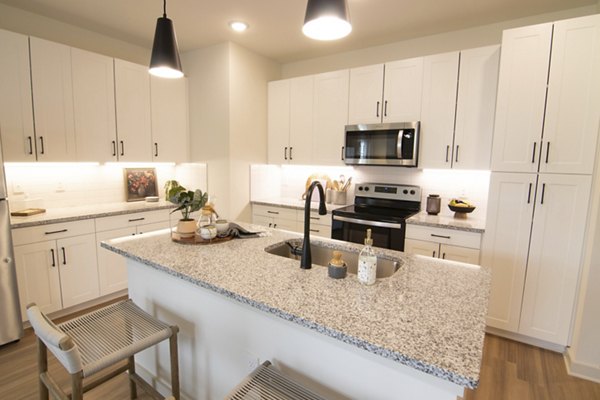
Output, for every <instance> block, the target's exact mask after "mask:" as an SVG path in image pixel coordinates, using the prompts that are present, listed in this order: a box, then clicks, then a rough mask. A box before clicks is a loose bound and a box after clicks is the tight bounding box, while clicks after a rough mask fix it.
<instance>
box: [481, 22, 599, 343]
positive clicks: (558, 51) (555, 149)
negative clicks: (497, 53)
mask: <svg viewBox="0 0 600 400" xmlns="http://www.w3.org/2000/svg"><path fill="white" fill-rule="evenodd" d="M599 124H600V15H593V16H588V17H582V18H576V19H570V20H564V21H559V22H555V23H548V24H541V25H535V26H530V27H524V28H518V29H512V30H508V31H505V32H504V35H503V40H502V60H501V63H500V80H499V88H498V100H497V110H496V122H495V134H494V143H493V150H492V171H493V173H492V177H491V182H490V193H489V204H488V215H487V222H488V227H489V229H488V230H486V235H485V237H484V241H483V246H482V248H483V254H482V264H483V265H486V266H489V267H491V268H492V270H493V277H494V279H493V282H492V290H491V295H490V303H489V312H488V321H487V322H488V325H489V326H490V327H493V328H498V329H502V330H505V331H509V332H513V333H518V334H522V335H525V336H528V337H530V338H534V339H539V340H542V341H545V342H547V343H549V344H553V345H558V346H566V345H568V344H569V334H570V325H571V320H572V316H573V308H574V305H575V300H576V291H577V285H578V281H579V271H580V265H581V261H582V251H583V248H582V243H583V236H584V232H585V229H586V221H587V214H588V207H589V205H588V203H589V196H590V187H591V181H592V179H591V173H592V171H593V166H594V159H595V154H596V151H597V138H598V128H599Z"/></svg>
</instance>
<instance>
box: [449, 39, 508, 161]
mask: <svg viewBox="0 0 600 400" xmlns="http://www.w3.org/2000/svg"><path fill="white" fill-rule="evenodd" d="M499 62H500V46H488V47H480V48H476V49H470V50H463V51H461V52H460V73H459V77H458V96H457V104H456V126H455V129H454V149H453V154H452V168H459V169H489V168H490V158H491V151H492V132H493V131H494V116H495V110H496V91H497V88H498V67H499Z"/></svg>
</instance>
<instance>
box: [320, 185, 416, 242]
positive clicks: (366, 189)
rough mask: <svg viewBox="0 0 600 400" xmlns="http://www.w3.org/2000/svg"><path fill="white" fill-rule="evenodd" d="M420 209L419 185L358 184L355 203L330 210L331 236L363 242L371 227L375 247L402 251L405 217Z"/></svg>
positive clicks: (348, 240)
mask: <svg viewBox="0 0 600 400" xmlns="http://www.w3.org/2000/svg"><path fill="white" fill-rule="evenodd" d="M420 210H421V188H420V187H419V186H412V185H393V184H381V183H359V184H357V185H356V192H355V198H354V204H353V205H350V206H347V207H343V208H338V209H337V210H333V211H332V219H333V220H332V227H331V228H332V229H331V237H332V238H333V239H338V240H344V241H347V242H354V243H364V239H365V235H366V231H367V229H371V232H372V237H373V245H374V246H377V247H383V248H387V249H393V250H400V251H403V250H404V236H405V234H406V219H407V218H409V217H410V216H412V215H414V214H416V213H418V212H419V211H420Z"/></svg>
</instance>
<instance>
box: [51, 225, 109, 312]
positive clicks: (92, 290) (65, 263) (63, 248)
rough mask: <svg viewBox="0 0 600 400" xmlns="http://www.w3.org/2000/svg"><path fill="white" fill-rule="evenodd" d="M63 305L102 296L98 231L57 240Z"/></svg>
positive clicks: (67, 305) (68, 305) (71, 304)
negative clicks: (97, 248) (98, 259)
mask: <svg viewBox="0 0 600 400" xmlns="http://www.w3.org/2000/svg"><path fill="white" fill-rule="evenodd" d="M56 247H57V251H58V260H57V261H58V264H59V267H60V287H61V292H62V302H63V307H64V308H67V307H71V306H74V305H76V304H79V303H83V302H84V301H88V300H93V299H95V298H96V297H98V296H99V294H100V290H99V287H98V261H97V259H96V238H95V235H94V234H89V235H82V236H75V237H72V238H67V239H60V240H57V241H56Z"/></svg>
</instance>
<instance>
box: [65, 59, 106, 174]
mask: <svg viewBox="0 0 600 400" xmlns="http://www.w3.org/2000/svg"><path fill="white" fill-rule="evenodd" d="M71 65H72V73H73V100H74V115H75V141H76V143H77V160H78V161H98V162H107V161H117V133H116V126H115V80H114V68H113V59H112V58H110V57H106V56H103V55H100V54H96V53H91V52H89V51H84V50H79V49H74V48H73V49H71Z"/></svg>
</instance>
